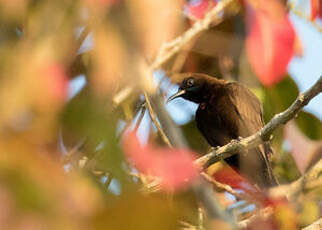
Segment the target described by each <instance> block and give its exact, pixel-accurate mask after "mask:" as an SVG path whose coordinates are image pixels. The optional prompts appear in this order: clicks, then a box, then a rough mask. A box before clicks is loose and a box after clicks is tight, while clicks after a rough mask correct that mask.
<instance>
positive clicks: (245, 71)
mask: <svg viewBox="0 0 322 230" xmlns="http://www.w3.org/2000/svg"><path fill="white" fill-rule="evenodd" d="M183 3H184V2H183V1H173V0H162V1H151V0H135V1H134V0H126V1H125V0H123V1H122V0H56V1H39V0H25V1H19V0H11V1H5V0H0V83H1V84H0V111H1V116H0V136H1V138H0V204H1V205H0V226H1V229H6V230H14V229H66V230H67V229H68V230H70V229H77V230H79V229H129V228H131V229H178V228H179V227H182V226H180V221H186V222H188V223H191V224H192V225H198V224H200V223H199V222H200V216H199V218H198V213H197V212H198V207H199V204H198V201H197V200H196V198H195V196H194V195H193V193H192V192H191V191H180V192H174V193H173V194H165V193H162V192H158V193H155V194H152V195H151V194H149V195H148V194H142V191H141V188H142V186H143V185H144V181H143V179H142V178H141V177H140V175H137V174H136V173H137V172H136V170H135V169H133V168H132V167H131V166H130V165H129V164H128V162H127V161H126V160H125V159H124V156H123V153H122V149H121V145H120V141H121V140H122V135H121V134H122V132H123V131H124V126H126V127H128V126H130V125H133V122H132V120H133V119H134V118H135V117H136V116H137V111H138V110H139V106H140V104H141V103H142V95H141V94H142V92H141V86H142V85H143V84H145V83H146V82H144V81H142V79H141V77H140V74H139V73H140V68H141V66H140V65H139V64H138V59H139V58H138V57H139V56H144V58H145V59H146V60H147V61H148V62H149V63H150V61H151V60H153V58H154V57H155V55H156V53H157V51H158V50H159V48H160V46H161V44H163V43H164V42H165V41H169V40H170V39H172V38H174V37H175V36H178V35H180V34H181V33H182V32H183V31H185V30H186V29H188V28H189V27H190V26H191V24H192V22H191V21H189V19H188V18H187V17H184V14H183V8H184V6H183ZM241 7H242V6H241V5H240V4H237V3H236V4H235V5H234V6H232V9H231V10H234V11H238V10H240V8H241ZM243 16H244V12H243V11H241V12H240V13H239V14H238V15H236V16H232V17H230V16H228V15H227V17H226V18H225V20H224V21H223V22H222V23H221V24H219V25H218V26H217V27H212V28H210V29H209V30H208V31H206V32H204V33H202V34H201V35H200V36H199V37H198V38H196V39H195V40H194V41H192V42H191V43H190V44H187V46H186V47H185V48H184V49H183V50H182V51H180V52H179V53H178V54H177V55H174V57H172V58H171V59H170V60H169V61H168V62H167V63H165V64H164V65H163V66H162V67H163V68H164V70H166V72H169V73H170V74H171V73H173V72H187V71H192V72H204V73H208V74H211V75H213V76H216V77H220V78H225V79H230V80H236V81H239V82H242V83H244V84H246V85H247V86H249V87H251V88H252V89H254V92H255V93H256V95H257V96H258V97H259V98H260V99H261V100H262V102H263V106H264V111H265V114H264V115H265V121H269V120H270V119H271V118H272V117H273V116H274V114H276V113H279V112H281V111H283V110H285V109H286V108H287V107H288V106H289V105H290V104H291V103H292V102H293V101H294V100H295V98H296V97H297V95H298V93H299V90H298V87H297V85H296V83H295V82H294V81H293V80H292V78H291V76H288V77H287V78H285V79H284V80H283V81H282V82H280V83H279V84H277V85H275V86H273V87H270V88H264V87H262V86H261V85H259V82H258V80H257V79H256V76H255V75H254V73H252V72H251V70H250V68H249V63H247V58H246V55H245V51H244V40H245V34H246V33H245V25H244V20H243ZM214 41H216V42H214ZM80 75H84V76H85V79H86V85H85V86H84V88H83V89H82V90H81V91H80V92H77V94H76V96H74V97H73V98H70V95H69V93H70V91H71V90H70V88H73V87H75V83H73V81H72V80H73V79H75V78H76V77H78V76H80ZM127 89H131V90H129V92H130V93H128V94H126V92H127V91H126V90H127ZM120 92H123V93H124V92H125V93H124V94H122V93H120ZM162 93H166V92H162ZM124 95H125V96H124ZM116 99H118V100H116ZM148 122H150V121H148ZM296 123H297V125H298V127H299V128H300V130H301V131H302V132H303V133H304V134H305V135H306V136H307V137H308V138H310V139H312V140H320V139H321V138H322V126H321V121H320V120H319V119H318V118H316V117H315V116H314V115H312V114H310V113H308V112H301V113H300V114H299V115H298V117H297V118H296ZM141 125H142V126H143V125H147V124H146V123H144V122H143V123H142V124H141ZM181 129H182V131H183V133H184V136H185V138H186V140H187V142H188V143H189V146H190V147H191V149H193V150H194V151H196V152H197V153H201V154H203V153H205V152H207V150H208V148H209V146H208V144H207V143H206V141H205V140H204V138H203V137H202V136H201V134H200V133H199V131H198V130H197V128H196V126H195V123H194V121H193V119H192V120H190V121H189V122H187V123H186V124H184V125H182V126H181ZM149 132H150V133H149V137H150V140H151V139H152V140H153V141H155V142H161V141H160V140H159V141H158V140H157V139H156V138H155V139H153V138H154V137H155V136H156V135H157V134H156V131H155V129H154V128H151V129H150V130H149ZM146 134H147V133H146ZM60 136H61V138H60ZM283 138H284V137H283V133H282V130H281V129H280V130H278V131H276V132H275V134H274V139H273V145H274V148H275V152H276V153H275V160H274V172H276V174H277V175H278V176H279V178H280V180H281V182H290V181H293V180H295V179H296V178H298V177H299V176H300V174H299V171H298V170H297V168H296V165H295V163H294V161H293V159H292V155H291V154H289V153H288V152H287V151H286V150H285V149H283V140H284V139H283ZM115 191H116V192H115ZM309 195H310V196H309ZM309 195H308V196H307V197H308V198H307V199H305V202H304V203H303V204H302V206H301V208H300V209H301V211H300V212H299V213H300V217H299V221H300V224H301V225H302V226H304V225H307V224H308V223H310V222H312V221H313V220H315V219H316V218H317V216H319V215H320V213H319V210H318V208H319V207H318V206H317V205H316V202H314V201H315V200H316V199H317V198H316V193H315V191H311V193H309ZM227 203H228V202H227ZM282 213H284V214H285V213H286V214H285V215H280V216H279V217H281V218H282V219H283V218H286V219H292V218H293V216H292V215H291V214H292V212H290V211H289V210H286V211H285V210H284V211H283V210H282ZM308 213H309V214H310V215H308ZM288 215H289V216H288ZM290 216H291V217H290ZM292 220H293V219H292ZM205 222H206V221H205ZM281 222H283V223H284V222H287V221H283V220H281ZM201 224H202V223H201ZM207 224H208V223H206V224H205V223H204V225H207ZM287 227H288V225H287ZM291 227H292V226H291Z"/></svg>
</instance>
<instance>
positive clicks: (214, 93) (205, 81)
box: [167, 73, 278, 189]
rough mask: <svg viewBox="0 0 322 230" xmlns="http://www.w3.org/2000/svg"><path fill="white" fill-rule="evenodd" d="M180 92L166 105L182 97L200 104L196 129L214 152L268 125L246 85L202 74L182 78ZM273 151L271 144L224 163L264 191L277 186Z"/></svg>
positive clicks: (258, 147)
mask: <svg viewBox="0 0 322 230" xmlns="http://www.w3.org/2000/svg"><path fill="white" fill-rule="evenodd" d="M179 76H180V77H179V79H180V81H179V82H178V83H179V89H178V91H177V93H175V94H174V95H172V96H170V97H169V98H168V100H167V102H170V101H172V100H174V99H175V98H178V97H182V98H183V99H185V100H188V101H192V102H194V103H197V104H199V106H198V109H197V111H196V114H195V122H196V125H197V128H198V129H199V131H200V132H201V134H202V135H203V136H204V138H205V139H206V140H207V142H208V144H209V145H210V146H212V147H214V148H216V147H219V146H223V145H226V144H228V143H230V142H231V141H234V140H239V139H240V138H245V137H248V136H250V135H252V134H254V133H256V132H257V131H259V130H260V129H261V128H262V127H263V126H264V125H265V124H264V120H263V108H262V104H261V102H260V101H259V99H258V98H257V97H256V96H255V95H254V94H253V93H252V92H251V91H250V90H249V89H248V88H247V87H246V86H244V85H242V84H240V83H238V82H234V81H227V80H223V79H218V78H215V77H212V76H209V75H207V74H203V73H181V74H179ZM272 154H273V150H272V148H271V147H270V143H269V142H265V143H263V144H261V145H259V146H257V147H255V148H252V149H249V150H248V152H247V154H245V153H243V152H237V153H236V154H234V155H232V156H230V157H228V158H226V159H225V162H226V163H227V164H228V165H229V166H230V167H231V168H232V169H233V170H235V171H237V172H238V173H239V174H240V175H242V176H243V177H245V178H246V179H247V181H249V182H250V183H251V184H253V185H256V186H257V187H259V188H261V189H267V188H269V187H273V186H276V185H278V182H277V180H276V178H275V176H274V174H273V171H272V167H271V164H270V158H271V156H272Z"/></svg>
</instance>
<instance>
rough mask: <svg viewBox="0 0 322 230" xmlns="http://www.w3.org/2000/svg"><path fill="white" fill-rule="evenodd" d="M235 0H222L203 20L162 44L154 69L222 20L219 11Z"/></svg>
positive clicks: (153, 64) (153, 65)
mask: <svg viewBox="0 0 322 230" xmlns="http://www.w3.org/2000/svg"><path fill="white" fill-rule="evenodd" d="M234 1H235V0H225V1H220V2H219V3H218V4H217V5H216V6H215V7H214V8H213V9H211V10H210V11H209V12H208V13H207V14H206V15H205V17H204V18H203V19H202V20H197V21H196V22H195V23H194V24H193V26H192V27H191V28H190V29H189V30H187V31H186V32H185V33H184V34H183V35H181V36H179V37H177V38H175V39H174V40H172V41H170V42H167V43H165V44H164V45H162V47H161V49H160V50H159V53H158V55H157V57H156V59H155V61H154V62H153V63H152V65H151V67H152V69H157V68H160V67H161V65H162V64H163V63H165V62H166V61H167V60H169V59H170V58H171V57H172V56H173V55H175V54H176V53H177V52H178V51H179V50H180V49H181V48H182V47H183V46H184V45H185V44H187V43H188V42H189V41H191V40H192V39H193V38H195V37H196V36H197V35H199V34H200V33H201V32H203V31H205V30H207V29H209V27H210V26H212V25H216V24H218V23H220V22H221V21H222V17H219V13H220V12H221V11H223V10H224V9H225V8H226V7H227V6H228V5H229V4H231V3H232V2H234Z"/></svg>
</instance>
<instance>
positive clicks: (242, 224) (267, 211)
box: [238, 207, 273, 229]
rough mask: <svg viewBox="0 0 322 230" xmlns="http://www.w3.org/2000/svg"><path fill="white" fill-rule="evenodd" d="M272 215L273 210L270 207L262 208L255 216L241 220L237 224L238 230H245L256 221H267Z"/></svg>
mask: <svg viewBox="0 0 322 230" xmlns="http://www.w3.org/2000/svg"><path fill="white" fill-rule="evenodd" d="M272 214H273V210H272V208H271V207H267V208H263V209H261V210H259V211H258V212H257V213H256V214H255V215H252V216H251V217H249V218H247V219H245V220H241V221H239V222H238V229H246V228H247V227H248V226H249V225H250V224H251V223H253V222H254V221H255V220H256V219H258V218H261V219H267V218H268V217H270V216H271V215H272Z"/></svg>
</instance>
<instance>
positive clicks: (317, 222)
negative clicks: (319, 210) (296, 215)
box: [302, 218, 322, 230]
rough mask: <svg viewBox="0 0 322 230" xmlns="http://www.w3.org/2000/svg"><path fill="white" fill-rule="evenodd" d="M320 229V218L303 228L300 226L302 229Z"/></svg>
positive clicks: (321, 223) (321, 227) (321, 221)
mask: <svg viewBox="0 0 322 230" xmlns="http://www.w3.org/2000/svg"><path fill="white" fill-rule="evenodd" d="M320 229H322V218H320V219H318V220H317V221H315V222H314V223H313V224H311V225H309V226H307V227H305V228H302V230H320Z"/></svg>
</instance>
